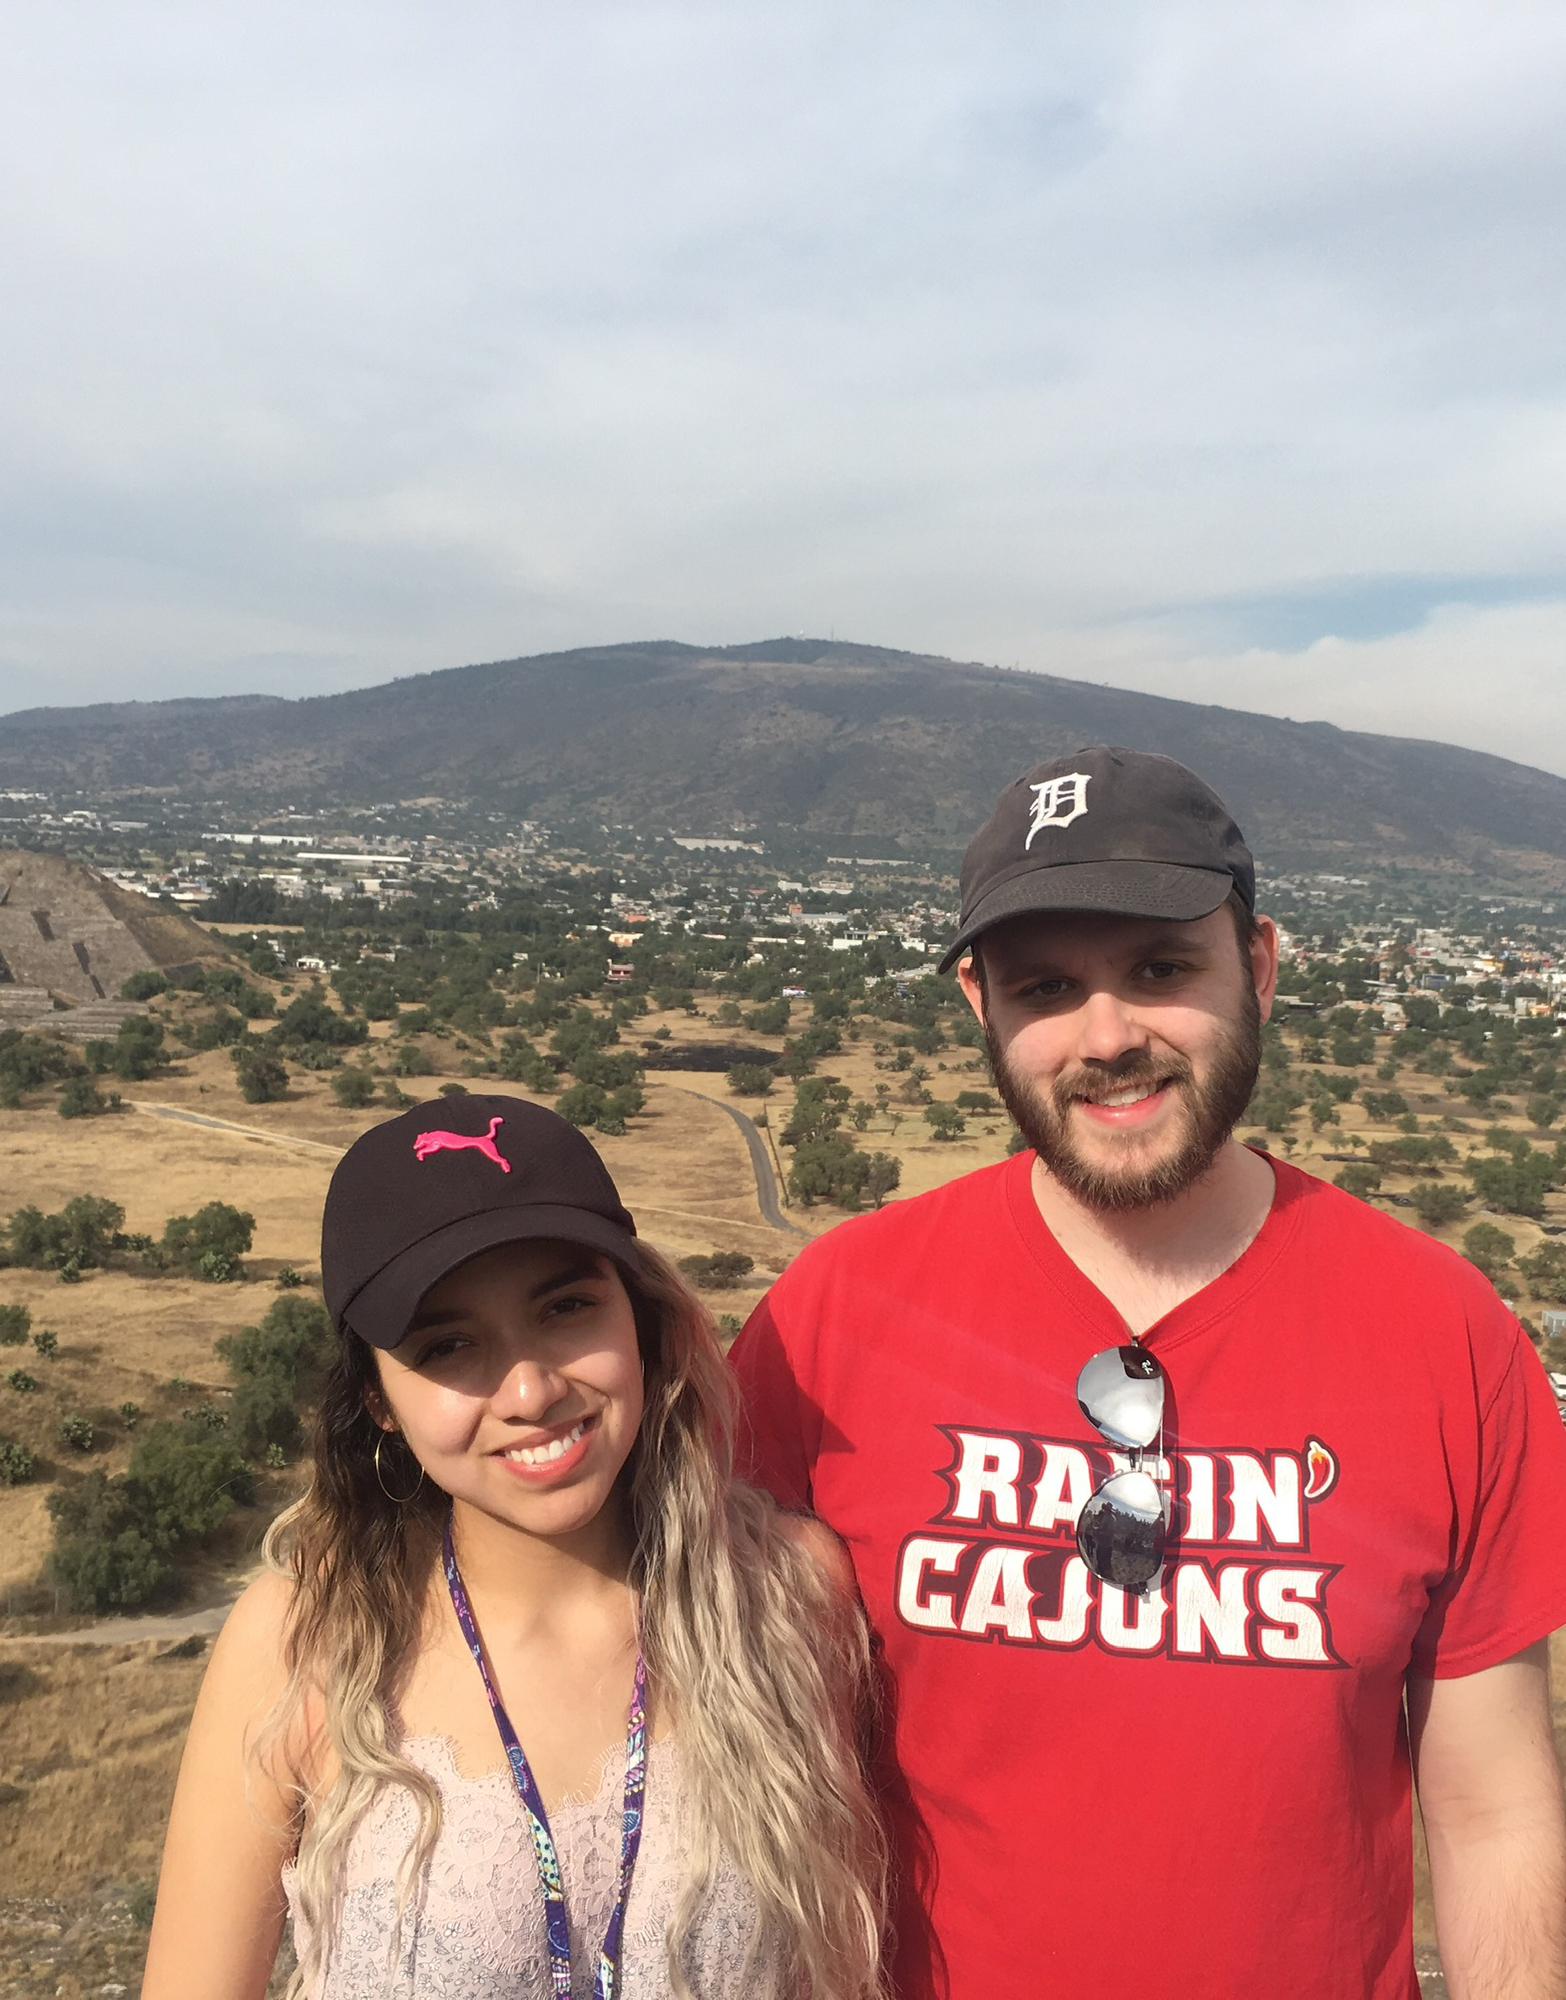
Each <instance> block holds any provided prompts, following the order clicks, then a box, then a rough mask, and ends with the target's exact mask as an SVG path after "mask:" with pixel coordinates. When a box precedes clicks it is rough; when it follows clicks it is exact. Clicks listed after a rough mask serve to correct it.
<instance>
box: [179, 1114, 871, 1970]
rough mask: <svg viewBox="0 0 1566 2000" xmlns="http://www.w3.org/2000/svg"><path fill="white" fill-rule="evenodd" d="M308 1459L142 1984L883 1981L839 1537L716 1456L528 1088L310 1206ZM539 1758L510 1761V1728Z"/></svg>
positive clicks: (401, 1141)
mask: <svg viewBox="0 0 1566 2000" xmlns="http://www.w3.org/2000/svg"><path fill="white" fill-rule="evenodd" d="M322 1281H323V1286H324V1290H325V1293H326V1300H327V1304H328V1307H329V1308H330V1310H331V1312H332V1315H333V1318H334V1320H335V1322H336V1324H337V1326H338V1329H339V1334H340V1341H339V1344H338V1347H337V1350H336V1354H335V1359H334V1362H333V1365H332V1368H331V1371H330V1377H329V1380H328V1382H327V1385H326V1388H325V1392H324V1395H323V1398H322V1402H321V1407H320V1413H319V1418H318V1421H317V1427H316V1442H315V1475H314V1479H313V1481H312V1483H311V1486H310V1488H309V1490H308V1491H307V1493H306V1494H305V1496H304V1497H303V1499H301V1500H300V1501H298V1502H297V1503H296V1504H295V1505H294V1506H293V1507H291V1508H290V1509H289V1510H288V1511H287V1512H286V1513H285V1514H284V1515H282V1516H281V1518H280V1519H279V1520H278V1521H277V1523H276V1524H275V1525H274V1527H273V1530H272V1532H271V1535H270V1536H269V1538H268V1548H267V1553H268V1557H269V1561H270V1565H271V1573H270V1574H268V1575H266V1576H264V1577H262V1578H261V1579H260V1580H258V1581H257V1582H256V1583H255V1584H253V1585H252V1586H251V1587H250V1588H249V1589H248V1590H247V1591H246V1592H245V1594H244V1596H243V1597H241V1599H240V1600H239V1602H238V1604H237V1605H236V1606H235V1608H234V1611H233V1613H232V1614H231V1616H230V1618H229V1621H228V1624H227V1625H226V1626H225V1628H224V1631H223V1634H222V1636H221V1638H220V1639H219V1641H218V1643H217V1646H216V1647H215V1648H214V1651H213V1656H212V1661H211V1664H210V1667H209V1669H208V1672H207V1676H206V1680H205V1682H204V1684H203V1687H202V1692H201V1696H200V1699H199V1701H198V1703H197V1707H196V1712H195V1715H194V1718H193V1720H192V1724H191V1731H190V1737H189V1741H188V1743H187V1746H186V1751H185V1757H184V1762H183V1764H182V1767H181V1771H180V1778H179V1785H178V1789H177V1792H176V1796H175V1801H174V1808H173V1813H172V1816H171V1821H170V1828H169V1835H168V1841H167V1845H166V1848H165V1853H164V1861H163V1873H162V1879H161V1881H160V1885H159V1893H158V1908H157V1914H156V1916H155V1919H154V1923H153V1932H152V1940H151V1945H150V1950H149V1955H148V1963H147V1973H146V1983H145V1985H144V1987H143V1993H144V1995H145V1996H146V2000H173V1996H175V1995H181V1996H183V1995H185V1994H188V1993H190V1992H191V1991H192V1990H195V1988H194V1987H193V1984H192V1982H193V1981H194V1982H195V1986H196V1987H199V1990H200V1991H201V1993H202V1994H203V1996H204V1997H205V2000H260V1996H261V1995H262V1994H263V1993H264V1992H265V1990H266V1986H267V1981H268V1977H269V1975H270V1973H271V1970H272V1967H273V1962H274V1958H275V1953H276V1949H277V1945H278V1941H279V1938H280V1935H281V1931H282V1927H283V1924H284V1921H285V1918H291V1920H292V1924H293V1931H294V1940H295V1945H296V1949H297V1951H298V1954H299V1972H298V1975H297V1976H296V1978H295V1980H294V1982H293V1984H292V1986H291V1987H290V1993H291V1994H293V1995H298V1996H308V2000H370V1996H372V1995H373V1996H375V2000H381V1996H384V1995H399V1996H410V2000H434V1996H436V1995H439V1996H441V2000H466V1996H469V1995H471V1996H473V2000H478V1996H480V1995H482V1996H485V2000H489V1996H492V1995H494V1994H497V1993H501V1992H505V1993H511V1994H516V1995H525V1996H535V1995H536V1996H540V2000H542V1996H546V1995H551V1996H558V2000H565V1996H567V1995H571V1996H575V2000H590V1996H596V2000H619V1996H622V1995H623V1996H624V2000H655V1996H675V2000H720V1996H721V2000H730V1996H733V1995H737V1994H740V1993H743V1994H745V1995H747V1996H749V1995H756V1996H758V2000H760V1997H761V1996H768V1995H771V1996H776V2000H803V1996H808V2000H869V1996H874V1995H879V1994H880V1993H881V1991H882V1987H881V1979H880V1974H879V1970H878V1966H879V1947H880V1943H881V1928H882V1911H883V1896H884V1881H883V1876H884V1861H883V1849H882V1842H881V1834H880V1830H879V1826H878V1824H877V1821H876V1817H875V1813H874V1810H873V1807H872V1804H871V1801H870V1794H869V1790H868V1787H867V1784H866V1779H865V1775H864V1769H863V1765H862V1762H861V1757H860V1740H861V1730H862V1725H863V1723H864V1720H865V1714H866V1707H867V1690H868V1687H869V1676H868V1662H867V1655H866V1649H865V1643H864V1636H863V1626H862V1623H861V1621H860V1618H859V1615H858V1612H857V1608H856V1607H855V1605H854V1603H853V1600H852V1597H851V1595H850V1585H849V1571H848V1567H847V1564H846V1560H845V1558H844V1556H843V1554H842V1551H841V1549H840V1548H839V1547H838V1545H837V1544H836V1543H835V1541H833V1539H832V1538H831V1537H830V1535H829V1534H828V1533H827V1531H826V1530H825V1529H823V1528H821V1527H819V1526H818V1525H817V1524H814V1523H809V1522H805V1521H800V1520H797V1519H793V1518H790V1517H787V1516H782V1515H779V1514H778V1513H777V1512H776V1511H775V1510H774V1508H773V1506H772V1504H771V1503H770V1502H769V1501H767V1500H766V1499H764V1498H763V1497H762V1496H761V1495H760V1494H758V1493H755V1492H753V1491H752V1490H750V1489H749V1488H747V1487H744V1486H741V1485H737V1484H735V1483H733V1482H732V1481H731V1479H730V1461H731V1415H732V1402H731V1390H730V1384H729V1377H728V1371H727V1369H726V1368H725V1367H724V1365H723V1362H722V1359H721V1356H720V1354H719V1352H718V1348H717V1345H716V1342H715V1340H714V1338H713V1335H712V1332H711V1328H710V1324H709V1322H708V1321H707V1319H706V1317H705V1315H704V1314H703V1312H702V1310H701V1308H700V1307H699V1305H698V1304H697V1302H696V1301H695V1299H694V1298H693V1297H692V1295H691V1293H690V1292H689V1291H688V1289H687V1288H686V1287H685V1286H684V1284H683V1283H682V1282H681V1281H680V1279H679V1278H678V1276H677V1275H676V1274H675V1273H674V1272H673V1271H672V1270H671V1269H670V1268H669V1266H668V1265H667V1264H666V1263H665V1262H664V1261H663V1260H662V1259H661V1258H660V1257H658V1256H657V1255H656V1253H654V1252H652V1251H650V1250H649V1249H647V1248H646V1246H645V1245H643V1244H642V1243H641V1242H640V1241H639V1240H638V1239H637V1237H636V1234H635V1225H634V1223H633V1222H632V1220H631V1217H630V1216H629V1215H628V1214H627V1212H626V1211H625V1209H624V1208H623V1206H622V1205H621V1203H620V1200H619V1197H618V1195H617V1193H616V1191H615V1188H614V1184H613V1182H612V1181H611V1180H610V1178H609V1175H608V1173H607V1172H606V1171H605V1169H604V1167H603V1165H602V1163H601V1162H600V1161H599V1159H598V1156H597V1154H596V1153H595V1152H594V1150H593V1148H592V1146H591V1145H590V1144H589V1142H588V1141H587V1140H586V1139H585V1138H584V1137H583V1135H582V1134H581V1133H579V1132H577V1131H576V1130H575V1129H574V1128H572V1127H571V1126H569V1125H567V1124H566V1123H565V1122H564V1120H562V1119H560V1118H558V1117H557V1116H556V1115H555V1114H554V1113H553V1112H551V1111H547V1110H545V1109H543V1108H542V1107H540V1106H538V1105H533V1104H528V1103H526V1102H525V1101H523V1100H521V1099H516V1098H507V1097H476V1096H465V1097H461V1098H459V1099H456V1100H448V1099H439V1100H437V1101H435V1102H434V1103H431V1104H424V1105H420V1106H418V1107H416V1108H415V1109H414V1110H412V1111H409V1112H406V1113H404V1114H403V1115H402V1116H401V1117H400V1118H395V1119H392V1120H390V1121H388V1122H387V1123H385V1124H383V1125H379V1126H377V1127H375V1128H373V1129H372V1130H371V1131H369V1132H367V1133H365V1134H364V1136H363V1137H362V1138H360V1139H359V1140H358V1141H357V1142H356V1143H355V1145H354V1146H353V1147H351V1148H350V1150H349V1151H348V1153H347V1154H346V1155H345V1156H344V1158H343V1160H342V1161H341V1162H340V1164H339V1166H338V1168H337V1171H336V1173H335V1174H334V1176H333V1179H332V1184H331V1188H330V1190H329V1192H328V1195H327V1203H326V1216H325V1223H324V1230H323V1243H322ZM524 1746H525V1748H524Z"/></svg>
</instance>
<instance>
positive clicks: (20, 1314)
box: [0, 1306, 33, 1347]
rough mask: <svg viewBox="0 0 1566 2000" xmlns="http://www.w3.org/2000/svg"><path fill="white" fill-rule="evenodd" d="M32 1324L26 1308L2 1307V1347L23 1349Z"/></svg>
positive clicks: (0, 1326)
mask: <svg viewBox="0 0 1566 2000" xmlns="http://www.w3.org/2000/svg"><path fill="white" fill-rule="evenodd" d="M32 1323H33V1316H32V1314H31V1313H30V1312H29V1311H28V1309H27V1307H26V1306H0V1347H21V1346H22V1345H23V1344H24V1343H25V1342H26V1339H27V1335H28V1330H29V1329H30V1328H31V1326H32Z"/></svg>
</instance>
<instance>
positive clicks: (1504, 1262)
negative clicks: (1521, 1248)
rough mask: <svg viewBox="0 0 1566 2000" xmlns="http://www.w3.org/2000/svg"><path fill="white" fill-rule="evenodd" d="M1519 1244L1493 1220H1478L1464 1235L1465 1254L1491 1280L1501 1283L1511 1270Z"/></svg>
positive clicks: (1491, 1281) (1497, 1283)
mask: <svg viewBox="0 0 1566 2000" xmlns="http://www.w3.org/2000/svg"><path fill="white" fill-rule="evenodd" d="M1516 1249H1517V1244H1516V1241H1515V1239H1514V1238H1512V1237H1510V1236H1508V1235H1507V1233H1506V1231H1505V1230H1504V1229H1497V1228H1496V1226H1495V1224H1494V1223H1493V1222H1476V1223H1475V1224H1474V1226H1473V1228H1472V1229H1470V1230H1468V1231H1467V1232H1466V1233H1465V1234H1464V1237H1463V1255H1464V1256H1465V1257H1466V1258H1467V1259H1468V1261H1469V1263H1470V1264H1473V1265H1474V1266H1476V1268H1477V1269H1479V1270H1481V1271H1482V1272H1483V1273H1484V1275H1485V1276H1486V1277H1487V1278H1488V1279H1489V1280H1490V1283H1491V1284H1492V1285H1499V1284H1500V1283H1501V1280H1502V1279H1503V1278H1504V1277H1505V1276H1506V1275H1507V1274H1508V1273H1509V1272H1510V1270H1511V1263H1512V1258H1513V1256H1514V1255H1515V1253H1516Z"/></svg>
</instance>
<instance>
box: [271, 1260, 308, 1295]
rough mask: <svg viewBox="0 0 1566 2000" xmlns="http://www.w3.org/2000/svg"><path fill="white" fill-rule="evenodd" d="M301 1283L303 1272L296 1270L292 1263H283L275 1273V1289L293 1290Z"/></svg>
mask: <svg viewBox="0 0 1566 2000" xmlns="http://www.w3.org/2000/svg"><path fill="white" fill-rule="evenodd" d="M303 1283H304V1273H303V1272H302V1271H296V1270H295V1269H294V1267H293V1265H292V1264H285V1265H284V1266H283V1268H282V1270H281V1271H279V1272H278V1274H277V1289H278V1290H279V1291H280V1292H291V1291H294V1290H296V1289H297V1288H298V1287H299V1286H300V1285H302V1284H303Z"/></svg>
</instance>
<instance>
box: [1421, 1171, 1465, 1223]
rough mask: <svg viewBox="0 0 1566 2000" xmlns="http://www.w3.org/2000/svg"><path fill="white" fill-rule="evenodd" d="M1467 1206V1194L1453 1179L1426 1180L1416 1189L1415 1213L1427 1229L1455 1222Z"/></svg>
mask: <svg viewBox="0 0 1566 2000" xmlns="http://www.w3.org/2000/svg"><path fill="white" fill-rule="evenodd" d="M1467 1206H1468V1197H1467V1195H1466V1194H1464V1192H1463V1190H1462V1189H1461V1188H1460V1187H1456V1186H1454V1185H1453V1183H1452V1182H1451V1181H1426V1182H1424V1183H1423V1184H1422V1185H1421V1186H1419V1187H1417V1188H1415V1189H1414V1213H1415V1214H1416V1215H1417V1216H1418V1217H1419V1219H1420V1221H1421V1222H1422V1223H1423V1224H1424V1225H1425V1227H1426V1228H1427V1229H1440V1228H1442V1227H1443V1226H1444V1225H1445V1224H1446V1223H1448V1222H1455V1221H1456V1220H1457V1218H1458V1217H1459V1216H1460V1215H1461V1214H1462V1213H1463V1211H1464V1209H1466V1208H1467Z"/></svg>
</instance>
